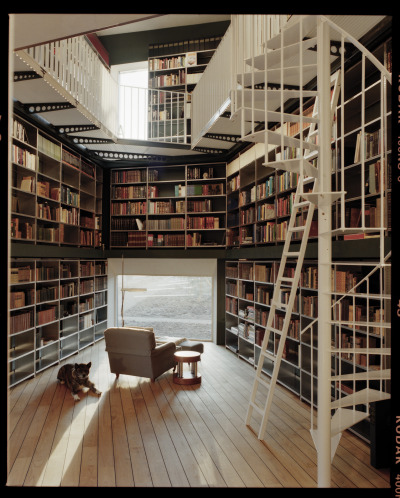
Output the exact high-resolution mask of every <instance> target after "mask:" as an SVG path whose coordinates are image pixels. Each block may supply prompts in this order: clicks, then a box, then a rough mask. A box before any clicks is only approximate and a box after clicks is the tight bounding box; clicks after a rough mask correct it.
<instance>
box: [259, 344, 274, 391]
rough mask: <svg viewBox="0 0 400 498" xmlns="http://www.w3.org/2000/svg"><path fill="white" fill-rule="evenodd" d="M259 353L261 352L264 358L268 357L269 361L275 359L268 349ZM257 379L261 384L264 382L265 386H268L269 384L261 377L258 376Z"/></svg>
mask: <svg viewBox="0 0 400 498" xmlns="http://www.w3.org/2000/svg"><path fill="white" fill-rule="evenodd" d="M260 354H262V355H263V356H265V358H268V359H269V360H271V361H275V359H276V358H275V356H274V355H273V354H272V353H270V352H269V351H261V352H260ZM258 379H260V382H261V384H263V383H264V384H265V385H266V386H267V387H269V384H267V383H266V382H265V381H263V379H261V377H258Z"/></svg>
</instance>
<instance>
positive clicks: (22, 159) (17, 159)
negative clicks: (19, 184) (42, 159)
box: [11, 145, 36, 171]
mask: <svg viewBox="0 0 400 498" xmlns="http://www.w3.org/2000/svg"><path fill="white" fill-rule="evenodd" d="M11 157H12V159H11V160H12V162H13V163H16V164H19V165H20V166H24V167H25V168H28V169H31V170H33V171H35V170H36V154H33V153H31V152H29V151H28V150H25V149H21V147H18V146H17V145H13V146H12V149H11Z"/></svg>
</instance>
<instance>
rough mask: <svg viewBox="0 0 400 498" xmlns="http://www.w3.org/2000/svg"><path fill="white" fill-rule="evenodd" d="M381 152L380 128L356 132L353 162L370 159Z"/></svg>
mask: <svg viewBox="0 0 400 498" xmlns="http://www.w3.org/2000/svg"><path fill="white" fill-rule="evenodd" d="M380 152H381V130H376V131H374V132H371V133H369V132H366V131H364V135H363V133H362V132H361V131H360V132H359V133H358V134H357V139H356V147H355V151H354V162H355V163H357V162H359V161H361V160H363V159H364V160H365V159H370V158H372V157H374V156H377V155H378V154H380Z"/></svg>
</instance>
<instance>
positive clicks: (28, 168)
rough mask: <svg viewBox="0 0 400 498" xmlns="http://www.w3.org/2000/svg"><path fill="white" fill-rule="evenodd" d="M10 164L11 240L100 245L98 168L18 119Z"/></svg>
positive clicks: (100, 175)
mask: <svg viewBox="0 0 400 498" xmlns="http://www.w3.org/2000/svg"><path fill="white" fill-rule="evenodd" d="M11 162H12V195H11V240H12V241H18V242H28V243H34V244H43V243H45V244H52V245H56V246H61V245H63V246H68V245H70V246H75V247H99V246H101V228H102V227H101V200H102V170H101V168H100V167H99V166H97V165H95V164H93V163H91V162H89V161H88V160H86V159H84V158H83V157H81V156H79V155H77V154H76V153H75V152H73V151H71V150H69V149H68V148H67V147H65V146H64V144H62V143H60V142H58V141H57V140H55V139H54V138H52V137H51V136H49V135H46V133H44V132H42V131H41V130H39V129H38V128H36V127H35V126H33V125H32V124H31V123H29V122H28V121H26V120H24V119H23V118H21V117H19V116H16V115H15V116H14V120H13V129H12V146H11Z"/></svg>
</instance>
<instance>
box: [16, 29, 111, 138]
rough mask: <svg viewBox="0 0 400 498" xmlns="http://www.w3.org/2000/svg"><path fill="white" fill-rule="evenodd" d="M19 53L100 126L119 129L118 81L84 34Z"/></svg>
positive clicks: (108, 129) (18, 53)
mask: <svg viewBox="0 0 400 498" xmlns="http://www.w3.org/2000/svg"><path fill="white" fill-rule="evenodd" d="M17 55H18V56H19V57H20V58H21V59H23V60H24V61H25V62H26V63H27V64H29V65H30V66H31V67H32V68H33V69H34V70H35V71H36V72H38V74H41V75H43V78H44V79H45V80H46V81H47V82H48V83H49V84H51V85H52V86H54V87H55V88H57V90H58V91H59V92H60V93H61V94H62V95H63V96H64V97H65V98H67V99H68V100H69V101H70V102H71V103H73V104H74V105H77V106H78V107H79V109H80V110H81V111H82V112H83V113H84V114H85V115H86V116H87V117H88V119H90V120H91V121H95V124H97V125H98V126H99V127H100V128H103V129H106V130H107V131H109V132H110V133H111V134H113V135H117V130H118V114H117V113H118V84H117V82H116V81H115V80H114V79H113V78H112V76H111V74H110V72H109V71H108V69H107V68H106V67H105V66H104V64H103V63H102V62H101V61H100V59H99V57H98V55H97V54H96V53H95V51H94V50H93V48H92V47H91V45H90V44H89V43H88V42H87V41H86V39H85V37H84V36H77V37H74V38H68V39H65V40H60V41H57V42H51V43H46V44H44V45H39V46H35V47H31V48H28V49H26V50H20V51H17Z"/></svg>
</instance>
